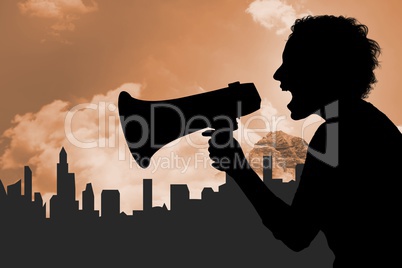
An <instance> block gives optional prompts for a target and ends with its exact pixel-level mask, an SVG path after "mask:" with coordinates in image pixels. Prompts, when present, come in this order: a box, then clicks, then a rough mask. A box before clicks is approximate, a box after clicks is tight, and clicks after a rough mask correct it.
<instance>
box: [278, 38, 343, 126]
mask: <svg viewBox="0 0 402 268" xmlns="http://www.w3.org/2000/svg"><path fill="white" fill-rule="evenodd" d="M326 53H328V52H326V51H325V48H318V49H317V47H314V46H311V43H310V42H306V41H303V40H299V39H296V38H294V37H290V38H289V40H288V41H287V43H286V45H285V49H284V51H283V54H282V64H281V66H280V67H279V68H278V69H277V70H276V72H275V74H274V76H273V77H274V79H275V80H277V81H280V82H281V84H280V87H281V88H282V90H283V91H289V92H290V93H291V94H292V99H291V101H290V102H289V104H288V105H287V107H288V109H289V110H290V112H291V115H290V116H291V118H292V119H293V120H300V119H303V118H306V117H308V116H309V115H311V114H313V113H317V112H318V111H319V110H320V108H322V107H323V106H324V105H326V104H328V103H329V102H330V101H331V100H333V99H334V96H333V94H332V93H331V92H334V91H333V90H331V87H332V86H333V83H332V82H333V80H334V78H333V77H334V76H333V74H334V72H335V70H333V68H332V67H331V63H330V61H329V59H328V58H327V57H326V56H325V55H326ZM331 80H332V81H331Z"/></svg>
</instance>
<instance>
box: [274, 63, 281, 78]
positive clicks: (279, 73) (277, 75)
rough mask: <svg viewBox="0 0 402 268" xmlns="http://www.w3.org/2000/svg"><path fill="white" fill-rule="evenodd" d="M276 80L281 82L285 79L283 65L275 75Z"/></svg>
mask: <svg viewBox="0 0 402 268" xmlns="http://www.w3.org/2000/svg"><path fill="white" fill-rule="evenodd" d="M273 77H274V79H275V80H277V81H280V80H281V79H282V77H283V64H282V65H281V66H279V68H278V69H277V70H276V71H275V73H274V76H273Z"/></svg>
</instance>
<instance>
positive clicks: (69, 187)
mask: <svg viewBox="0 0 402 268" xmlns="http://www.w3.org/2000/svg"><path fill="white" fill-rule="evenodd" d="M57 195H59V196H63V198H68V199H75V174H74V173H69V172H68V163H67V152H66V150H65V149H64V147H62V148H61V150H60V153H59V163H58V164H57Z"/></svg>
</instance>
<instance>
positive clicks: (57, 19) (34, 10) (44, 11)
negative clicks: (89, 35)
mask: <svg viewBox="0 0 402 268" xmlns="http://www.w3.org/2000/svg"><path fill="white" fill-rule="evenodd" d="M18 8H19V10H20V12H21V14H23V15H26V16H30V17H37V18H45V19H49V20H50V21H51V25H50V30H51V31H50V33H49V35H50V36H52V37H53V38H58V40H59V41H61V42H63V43H67V44H70V42H69V41H67V40H63V39H61V38H60V33H61V32H65V31H69V32H72V31H74V30H75V22H76V21H77V20H78V19H79V18H80V16H81V15H84V14H88V13H92V12H95V11H97V10H98V4H97V2H95V0H91V4H90V5H86V4H84V2H83V1H82V0H26V1H24V2H19V3H18ZM43 40H45V39H42V42H43Z"/></svg>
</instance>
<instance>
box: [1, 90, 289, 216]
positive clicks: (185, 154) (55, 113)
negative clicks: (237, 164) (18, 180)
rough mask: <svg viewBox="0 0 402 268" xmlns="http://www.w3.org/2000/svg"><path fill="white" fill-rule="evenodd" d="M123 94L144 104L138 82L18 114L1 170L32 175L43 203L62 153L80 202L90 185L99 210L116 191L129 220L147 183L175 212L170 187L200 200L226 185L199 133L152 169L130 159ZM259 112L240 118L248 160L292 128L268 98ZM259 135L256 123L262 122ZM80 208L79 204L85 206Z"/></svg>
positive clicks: (175, 144) (170, 148) (167, 149)
mask: <svg viewBox="0 0 402 268" xmlns="http://www.w3.org/2000/svg"><path fill="white" fill-rule="evenodd" d="M121 91H127V92H128V93H129V94H130V95H131V96H132V97H135V98H139V99H140V98H141V96H142V93H143V91H144V88H143V86H142V85H141V84H135V83H126V84H123V85H121V86H120V87H118V88H116V89H112V90H109V91H108V92H106V93H104V94H97V95H95V96H93V97H91V98H90V99H89V100H82V101H81V102H80V103H79V104H76V105H74V104H72V103H70V102H67V101H62V100H55V101H53V102H52V103H49V104H47V105H44V106H43V107H42V108H41V109H39V111H37V112H32V113H26V114H24V115H17V116H15V118H14V120H13V121H12V126H11V127H10V128H9V129H7V130H6V131H5V132H4V133H3V135H2V137H1V138H2V139H3V141H6V144H7V147H6V149H5V151H4V152H3V154H2V155H1V156H0V168H1V169H3V170H4V169H15V170H19V169H22V168H23V166H25V165H29V166H30V167H31V169H32V171H33V187H34V191H36V192H40V193H41V194H42V196H43V198H44V200H45V202H46V201H48V200H46V199H48V198H50V197H51V196H52V195H53V194H55V192H56V164H57V162H58V157H59V152H60V150H61V148H62V147H64V148H65V149H66V151H67V154H68V162H69V171H70V172H73V173H75V177H76V193H77V196H76V197H77V200H79V201H80V200H81V196H82V191H83V190H84V189H85V186H86V184H87V183H92V186H93V188H94V193H95V205H96V208H97V209H100V201H101V199H100V194H101V191H102V190H105V189H117V190H119V192H120V197H121V209H122V211H124V212H126V213H127V214H131V212H132V210H137V209H141V208H142V182H143V179H145V178H151V179H153V190H154V192H153V194H154V196H153V200H154V204H153V205H154V206H162V205H163V204H166V206H167V207H168V208H169V207H170V202H169V200H170V185H171V184H187V185H188V187H189V189H190V194H191V196H190V197H191V198H195V199H196V198H200V197H201V191H202V190H203V189H204V187H212V188H213V189H214V190H215V191H217V190H218V187H219V185H221V184H223V183H224V181H225V173H224V172H220V171H218V170H216V169H215V168H213V167H212V166H211V163H212V162H211V159H210V158H209V152H208V139H209V137H204V136H202V134H201V133H202V131H203V130H199V131H196V132H194V133H192V134H190V135H186V136H183V137H181V138H179V139H176V140H173V141H171V142H170V143H168V144H166V145H165V146H164V147H162V148H161V149H159V150H158V151H157V152H156V153H155V154H154V155H153V156H152V158H151V164H150V165H149V167H148V168H146V169H143V168H141V167H139V166H138V165H137V163H136V162H135V161H134V159H133V157H132V156H131V154H130V153H129V150H128V147H127V144H126V140H125V138H124V135H123V133H122V130H121V124H120V120H119V114H118V109H117V100H118V96H119V93H120V92H121ZM261 107H262V108H261V109H260V110H258V111H256V112H255V113H253V114H251V115H249V116H248V118H245V119H244V120H243V121H241V120H239V122H238V123H239V128H238V130H236V131H235V133H234V136H235V138H236V139H237V140H238V141H239V142H240V144H241V145H242V148H243V150H244V151H245V153H246V154H247V153H248V152H249V150H250V149H251V148H252V147H253V145H254V143H255V142H257V141H258V140H259V139H260V138H261V137H262V136H263V135H265V134H266V133H267V132H268V131H270V130H274V129H282V130H288V128H289V126H288V123H287V121H286V120H279V119H278V118H279V117H278V114H277V111H276V109H274V108H273V107H272V105H271V103H269V102H268V101H267V100H265V99H264V100H263V101H262V105H261ZM261 123H263V124H262V125H261V127H260V128H259V129H255V128H254V125H258V124H261ZM80 204H81V202H80Z"/></svg>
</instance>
